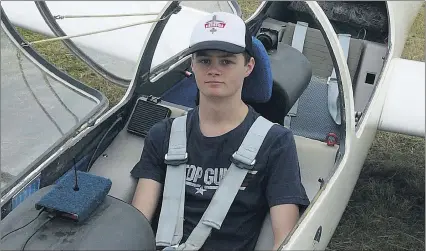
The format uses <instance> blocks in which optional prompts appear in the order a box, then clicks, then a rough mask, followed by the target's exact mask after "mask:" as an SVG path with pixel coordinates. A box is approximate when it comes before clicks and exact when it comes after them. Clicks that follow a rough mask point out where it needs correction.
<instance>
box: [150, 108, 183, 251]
mask: <svg viewBox="0 0 426 251" xmlns="http://www.w3.org/2000/svg"><path fill="white" fill-rule="evenodd" d="M186 117H187V116H186V115H184V116H181V117H177V118H175V119H174V120H173V123H172V128H171V131H170V140H169V149H168V152H167V154H166V156H165V158H164V159H165V163H166V164H167V171H166V178H165V181H164V191H163V203H162V206H161V212H160V218H159V222H158V228H157V234H156V245H157V246H173V245H177V244H179V243H180V241H181V239H182V236H183V220H184V218H183V217H184V205H185V179H186V162H187V160H188V154H187V152H186Z"/></svg>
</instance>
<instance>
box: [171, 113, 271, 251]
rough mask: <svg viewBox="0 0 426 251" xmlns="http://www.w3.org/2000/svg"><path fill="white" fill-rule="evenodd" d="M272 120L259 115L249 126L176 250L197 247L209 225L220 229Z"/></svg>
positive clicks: (199, 246) (201, 242)
mask: <svg viewBox="0 0 426 251" xmlns="http://www.w3.org/2000/svg"><path fill="white" fill-rule="evenodd" d="M272 126H273V123H272V122H270V121H269V120H267V119H265V118H263V117H262V116H259V117H258V118H257V120H256V121H255V122H254V124H253V125H252V126H251V128H250V130H249V131H248V133H247V135H246V137H245V138H244V140H243V142H242V144H241V146H240V148H239V149H238V151H237V152H235V153H234V154H233V155H232V158H231V162H232V163H231V165H230V167H229V170H228V171H227V172H226V175H225V177H224V178H223V179H222V181H221V182H220V185H219V188H218V189H217V191H216V192H215V194H214V196H213V198H212V201H211V202H210V204H209V206H208V208H207V210H206V211H205V212H204V214H203V216H202V218H201V220H200V221H199V223H198V224H197V226H196V227H195V228H194V230H193V231H192V233H191V234H190V236H189V237H188V239H187V241H186V243H184V244H182V245H180V246H179V247H178V248H177V249H178V250H199V249H200V248H201V247H202V245H203V244H204V242H205V241H206V239H207V238H208V237H209V235H210V232H211V230H212V228H215V229H220V227H221V225H222V222H223V220H224V219H225V216H226V214H227V213H228V211H229V208H230V207H231V204H232V202H233V201H234V199H235V196H236V195H237V193H238V191H239V189H240V187H241V184H242V182H243V180H244V178H245V176H246V174H247V172H248V171H250V170H252V169H253V168H254V165H255V164H256V155H257V153H258V151H259V149H260V147H261V145H262V143H263V141H264V139H265V137H266V135H267V133H268V132H269V130H270V128H271V127H272Z"/></svg>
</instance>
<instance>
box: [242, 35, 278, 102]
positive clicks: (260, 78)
mask: <svg viewBox="0 0 426 251" xmlns="http://www.w3.org/2000/svg"><path fill="white" fill-rule="evenodd" d="M252 40H253V52H254V58H255V61H256V64H255V66H254V69H253V71H252V73H251V74H250V75H249V76H248V77H247V78H246V79H245V80H244V85H243V91H242V99H243V100H244V101H246V102H255V103H265V102H268V101H269V99H270V98H271V95H272V70H271V63H270V61H269V56H268V53H267V52H266V49H265V47H264V46H263V44H262V42H260V40H259V39H257V38H255V37H252Z"/></svg>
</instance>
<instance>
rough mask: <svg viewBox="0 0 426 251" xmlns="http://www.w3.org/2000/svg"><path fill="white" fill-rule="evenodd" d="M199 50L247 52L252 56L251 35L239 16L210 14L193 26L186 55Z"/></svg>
mask: <svg viewBox="0 0 426 251" xmlns="http://www.w3.org/2000/svg"><path fill="white" fill-rule="evenodd" d="M200 50H220V51H226V52H230V53H242V52H244V51H247V52H248V53H249V54H250V55H252V56H253V53H252V52H253V50H252V40H251V35H250V34H249V32H248V29H247V27H246V24H245V23H244V21H243V20H242V19H241V18H240V17H239V16H237V15H235V14H231V13H227V12H214V13H211V14H209V15H207V16H205V17H203V18H201V19H200V20H199V21H198V22H197V24H196V25H195V26H194V29H193V31H192V34H191V38H190V41H189V49H188V51H187V52H186V54H191V53H194V52H197V51H200Z"/></svg>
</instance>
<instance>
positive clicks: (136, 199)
mask: <svg viewBox="0 0 426 251" xmlns="http://www.w3.org/2000/svg"><path fill="white" fill-rule="evenodd" d="M162 188H163V185H162V184H161V183H159V182H157V181H155V180H151V179H144V178H140V179H139V181H138V185H137V186H136V190H135V194H134V195H133V201H132V205H133V206H134V207H136V208H137V209H138V210H139V211H140V212H141V213H142V214H143V215H144V216H145V217H146V218H147V219H148V221H149V222H151V221H152V217H153V215H154V212H155V210H156V208H157V205H158V200H159V198H160V195H161V191H162Z"/></svg>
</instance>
